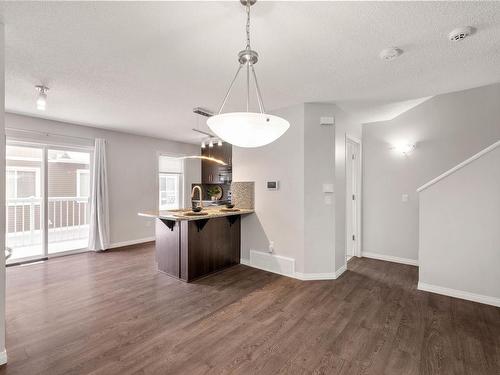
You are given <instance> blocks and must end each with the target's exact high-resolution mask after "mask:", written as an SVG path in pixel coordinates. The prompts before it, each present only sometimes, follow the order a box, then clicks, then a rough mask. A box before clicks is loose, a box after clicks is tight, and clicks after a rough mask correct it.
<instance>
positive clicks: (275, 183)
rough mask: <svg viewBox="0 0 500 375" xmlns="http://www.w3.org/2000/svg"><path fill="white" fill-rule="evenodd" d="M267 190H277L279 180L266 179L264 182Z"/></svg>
mask: <svg viewBox="0 0 500 375" xmlns="http://www.w3.org/2000/svg"><path fill="white" fill-rule="evenodd" d="M266 186H267V190H278V189H279V187H280V182H279V181H267V182H266Z"/></svg>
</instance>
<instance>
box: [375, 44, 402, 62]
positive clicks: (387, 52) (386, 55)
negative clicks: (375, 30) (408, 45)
mask: <svg viewBox="0 0 500 375" xmlns="http://www.w3.org/2000/svg"><path fill="white" fill-rule="evenodd" d="M402 54H403V50H402V49H401V48H398V47H390V48H386V49H383V50H382V51H381V52H380V54H379V57H380V58H381V59H382V60H384V61H391V60H394V59H397V58H398V57H399V56H401V55H402Z"/></svg>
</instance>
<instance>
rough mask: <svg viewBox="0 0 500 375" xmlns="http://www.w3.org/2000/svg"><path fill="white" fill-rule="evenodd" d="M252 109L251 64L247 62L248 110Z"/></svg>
mask: <svg viewBox="0 0 500 375" xmlns="http://www.w3.org/2000/svg"><path fill="white" fill-rule="evenodd" d="M249 110H250V64H249V63H247V112H249Z"/></svg>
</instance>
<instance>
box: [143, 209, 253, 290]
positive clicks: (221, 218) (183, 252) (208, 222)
mask: <svg viewBox="0 0 500 375" xmlns="http://www.w3.org/2000/svg"><path fill="white" fill-rule="evenodd" d="M207 212H209V214H208V215H204V216H201V215H200V216H191V217H187V216H186V217H185V216H182V215H181V214H175V213H172V212H165V213H163V214H162V212H160V213H156V214H155V213H142V214H141V215H142V216H149V217H154V218H156V227H155V230H156V261H157V264H158V270H159V271H160V272H163V273H166V274H167V275H169V276H172V277H176V278H178V279H180V280H183V281H186V282H190V281H192V280H195V279H198V278H200V277H203V276H206V275H209V274H211V273H214V272H217V271H220V270H222V269H224V268H227V267H231V266H234V265H236V264H239V263H240V249H241V215H242V214H249V213H251V212H253V211H252V210H239V211H235V212H221V211H219V210H217V209H211V210H207Z"/></svg>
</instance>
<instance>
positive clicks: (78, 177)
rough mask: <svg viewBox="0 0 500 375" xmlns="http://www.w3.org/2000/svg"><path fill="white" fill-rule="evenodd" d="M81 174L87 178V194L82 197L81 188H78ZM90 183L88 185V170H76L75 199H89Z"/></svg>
mask: <svg viewBox="0 0 500 375" xmlns="http://www.w3.org/2000/svg"><path fill="white" fill-rule="evenodd" d="M82 174H87V175H88V176H89V194H88V195H86V196H84V195H81V188H80V182H81V175H82ZM91 188H92V187H91V183H90V169H77V170H76V197H77V198H90V191H91Z"/></svg>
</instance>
